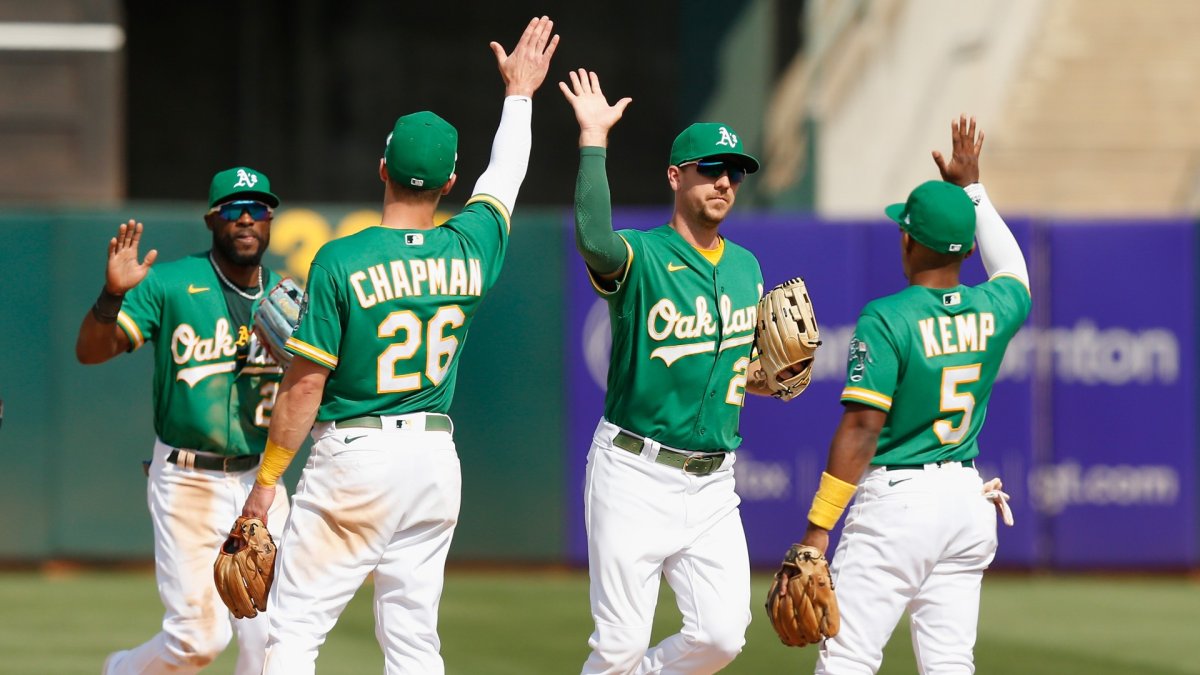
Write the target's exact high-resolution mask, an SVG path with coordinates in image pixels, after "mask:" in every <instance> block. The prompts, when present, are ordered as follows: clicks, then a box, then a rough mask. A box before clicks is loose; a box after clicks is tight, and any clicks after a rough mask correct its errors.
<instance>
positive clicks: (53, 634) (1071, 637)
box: [0, 570, 1200, 675]
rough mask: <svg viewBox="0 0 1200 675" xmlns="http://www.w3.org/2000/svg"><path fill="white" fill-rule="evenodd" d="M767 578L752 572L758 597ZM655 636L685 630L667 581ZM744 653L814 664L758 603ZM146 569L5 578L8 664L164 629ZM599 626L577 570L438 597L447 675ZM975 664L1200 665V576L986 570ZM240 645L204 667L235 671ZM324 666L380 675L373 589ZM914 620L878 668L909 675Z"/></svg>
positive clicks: (502, 667)
mask: <svg viewBox="0 0 1200 675" xmlns="http://www.w3.org/2000/svg"><path fill="white" fill-rule="evenodd" d="M768 582H769V577H767V576H761V575H760V576H756V577H755V579H754V584H755V588H754V597H755V602H756V603H757V601H758V598H760V597H762V596H763V595H764V594H765V593H766V588H767V585H768ZM663 588H664V591H663V596H662V599H661V601H660V604H659V612H658V614H659V616H658V621H657V623H656V626H655V639H658V638H661V637H664V636H666V635H669V634H670V633H672V632H674V631H675V627H676V626H677V625H678V621H679V613H678V611H677V610H676V609H675V605H674V600H673V598H672V596H671V595H670V591H668V590H666V585H665V584H664V586H663ZM754 610H755V611H754V622H753V623H752V624H751V626H750V630H749V633H748V635H747V644H746V648H745V650H744V651H743V652H742V655H741V656H739V657H738V659H737V660H736V661H734V662H733V664H732V665H731V666H730V667H729V668H727V669H726V670H725V671H723V672H724V673H731V674H742V675H764V674H773V673H811V672H812V664H813V661H814V659H815V658H816V653H815V650H813V649H812V648H808V649H788V648H786V647H783V646H782V645H781V644H779V642H778V640H777V639H776V637H775V635H774V633H772V632H771V628H770V626H769V625H768V624H767V622H766V619H765V615H764V614H763V612H762V610H761V608H760V607H757V606H756V607H755V608H754ZM160 613H161V608H160V606H159V604H158V596H157V593H156V591H155V587H154V579H153V577H152V575H151V574H150V573H148V572H84V573H72V574H65V575H53V576H46V575H42V574H37V573H32V572H29V573H15V572H13V573H6V574H0V673H12V674H14V675H16V674H20V675H40V674H46V675H71V674H74V673H85V674H93V675H94V674H95V673H98V672H99V671H100V664H101V663H102V661H103V659H104V656H105V654H107V653H108V652H109V651H111V650H113V649H116V648H121V647H128V646H131V645H134V644H136V643H138V642H141V641H142V640H145V639H147V638H149V637H150V636H151V635H153V634H154V633H155V632H156V631H157V630H158V623H159V620H160ZM590 631H591V619H590V617H589V615H588V601H587V577H586V575H584V574H582V573H579V572H555V571H550V572H547V571H528V572H523V571H515V572H496V573H482V572H477V571H464V570H451V571H450V572H449V574H448V575H447V583H446V592H445V596H444V598H443V601H442V615H441V633H442V640H443V644H442V654H443V655H444V656H445V658H446V665H447V672H448V673H450V674H452V675H510V674H511V675H518V674H519V675H540V674H542V673H577V672H579V667H580V665H581V664H582V663H583V660H584V658H585V657H586V655H587V643H586V640H587V636H588V634H589V633H590ZM979 634H980V637H979V644H978V645H977V647H976V663H977V666H978V672H980V673H984V674H989V673H999V674H1008V673H1013V674H1018V673H1019V674H1021V675H1074V674H1076V673H1078V674H1084V673H1086V674H1088V675H1110V674H1111V675H1117V674H1118V673H1119V674H1121V675H1182V674H1184V673H1192V674H1200V657H1198V656H1197V653H1196V648H1197V639H1198V638H1200V583H1198V582H1197V581H1195V580H1187V579H1183V578H1130V577H1116V578H1100V577H1038V576H1032V577H1028V576H1003V575H992V576H990V577H988V578H986V579H985V581H984V598H983V610H982V614H981V617H980V630H979ZM233 662H234V654H233V650H232V649H231V650H230V651H228V652H226V653H225V654H224V655H222V657H221V658H220V660H218V661H217V663H216V664H214V665H213V666H212V667H211V668H209V670H208V671H206V672H211V673H215V674H220V673H230V672H232V668H233ZM317 672H319V673H322V675H351V674H353V675H359V674H362V673H381V672H383V659H382V656H381V654H380V652H379V647H378V645H377V644H376V643H375V635H374V620H373V617H372V610H371V594H370V589H369V588H366V589H363V590H361V591H360V592H359V593H358V595H357V596H355V598H354V600H353V601H352V602H351V603H350V606H349V607H348V608H347V610H346V612H345V613H344V614H343V615H342V618H341V621H340V622H339V623H338V625H337V627H336V628H335V629H334V631H333V633H332V634H331V635H330V637H329V641H328V642H327V643H326V644H325V647H324V648H323V649H322V650H321V656H320V659H319V660H318V661H317ZM915 672H916V667H915V665H914V663H913V658H912V649H911V647H910V643H909V638H908V630H907V626H906V625H905V624H904V623H902V625H901V626H900V627H899V628H898V629H897V631H896V633H895V635H894V636H893V638H892V642H891V644H890V645H889V647H888V649H887V653H886V656H885V658H884V666H883V669H882V671H881V673H884V674H893V675H900V674H902V673H903V674H908V673H915Z"/></svg>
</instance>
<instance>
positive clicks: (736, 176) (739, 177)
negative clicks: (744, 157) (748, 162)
mask: <svg viewBox="0 0 1200 675" xmlns="http://www.w3.org/2000/svg"><path fill="white" fill-rule="evenodd" d="M689 164H695V165H696V171H697V172H698V173H699V174H700V175H701V176H704V177H705V178H713V179H717V178H720V177H721V176H722V175H723V174H725V172H727V171H728V172H729V182H730V183H733V184H734V185H737V184H738V183H740V182H742V181H744V180H746V169H744V168H742V167H740V166H737V165H735V164H730V163H729V162H724V161H720V160H716V161H703V160H700V161H695V162H684V163H683V164H680V165H679V166H680V167H681V168H682V167H685V166H687V165H689Z"/></svg>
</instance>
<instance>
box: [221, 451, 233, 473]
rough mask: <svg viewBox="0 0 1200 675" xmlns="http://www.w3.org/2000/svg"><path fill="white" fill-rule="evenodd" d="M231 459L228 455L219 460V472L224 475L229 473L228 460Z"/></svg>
mask: <svg viewBox="0 0 1200 675" xmlns="http://www.w3.org/2000/svg"><path fill="white" fill-rule="evenodd" d="M231 459H233V457H231V456H229V455H225V456H224V457H222V458H221V470H222V471H224V472H225V473H229V460H231Z"/></svg>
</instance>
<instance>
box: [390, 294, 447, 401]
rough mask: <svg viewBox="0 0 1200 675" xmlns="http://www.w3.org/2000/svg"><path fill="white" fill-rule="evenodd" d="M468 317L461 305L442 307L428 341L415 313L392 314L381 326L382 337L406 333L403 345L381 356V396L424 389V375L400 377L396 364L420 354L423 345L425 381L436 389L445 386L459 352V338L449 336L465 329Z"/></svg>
mask: <svg viewBox="0 0 1200 675" xmlns="http://www.w3.org/2000/svg"><path fill="white" fill-rule="evenodd" d="M465 319H466V315H465V314H463V311H462V308H460V307H458V306H457V305H450V306H448V307H442V308H441V309H439V310H438V311H437V314H434V315H433V318H432V319H430V320H429V326H428V339H424V338H423V333H425V332H426V331H423V330H422V328H425V327H423V326H422V325H421V320H420V319H418V318H417V315H416V314H413V313H412V312H411V311H408V310H404V311H402V312H392V313H391V314H388V316H387V318H386V319H384V320H383V322H382V323H380V324H379V337H381V338H392V337H395V336H396V334H397V333H401V332H403V333H404V340H403V341H402V342H393V343H392V344H390V345H388V348H387V349H385V350H383V353H382V354H380V355H379V359H378V364H379V367H378V369H377V371H376V372H377V373H378V377H377V383H376V386H377V390H378V391H379V393H381V394H392V393H396V392H402V391H414V390H417V389H420V388H421V372H415V373H402V374H397V373H396V362H397V361H407V360H409V359H411V358H412V357H413V356H415V355H416V354H417V351H418V350H419V349H420V348H421V343H422V342H423V341H424V342H425V343H426V344H425V368H424V373H425V377H426V378H427V379H428V380H429V381H430V382H432V383H433V386H435V387H436V386H438V385H439V384H441V382H442V380H443V379H444V378H445V377H446V371H448V370H449V369H450V362H451V361H452V360H453V359H454V352H456V351H458V338H456V337H454V336H453V335H447V334H446V331H447V330H448V328H458V327H459V326H461V325H463V321H464V320H465Z"/></svg>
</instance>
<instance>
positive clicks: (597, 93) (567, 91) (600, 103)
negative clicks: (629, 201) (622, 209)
mask: <svg viewBox="0 0 1200 675" xmlns="http://www.w3.org/2000/svg"><path fill="white" fill-rule="evenodd" d="M570 76H571V86H569V87H568V86H567V84H566V83H565V82H559V83H558V88H559V89H561V90H562V93H563V96H566V97H567V102H568V103H570V104H571V107H572V108H573V109H574V110H575V120H576V121H577V122H579V174H578V176H577V177H576V179H575V246H576V248H578V249H579V252H580V253H581V254H582V255H583V260H584V262H586V263H587V266H588V268H590V269H591V270H592V272H594V273H595V274H596V275H597V276H599V277H600V278H601V279H602V280H605V281H611V280H612V279H616V278H618V277H620V276H621V275H623V274H624V273H625V265H626V263H627V262H628V257H629V250H628V249H627V248H626V247H625V241H624V240H623V239H621V237H620V236H618V235H617V234H616V233H615V232H614V231H613V226H612V200H611V197H610V195H609V190H608V172H607V170H606V168H605V158H606V154H607V150H606V149H607V147H608V132H609V130H611V129H612V128H613V126H614V125H615V124H616V123H617V121H618V120H620V119H621V115H622V114H624V112H625V107H626V106H628V105H629V104H630V102H632V101H633V99H631V98H623V99H621V100H619V101H617V102H616V104H615V105H611V106H610V105H609V104H608V100H607V99H606V98H605V97H604V92H603V91H601V90H600V78H599V77H598V76H597V75H596V73H592V72H588V71H586V70H584V69H583V68H580V69H579V70H578V72H576V71H571V74H570Z"/></svg>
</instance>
